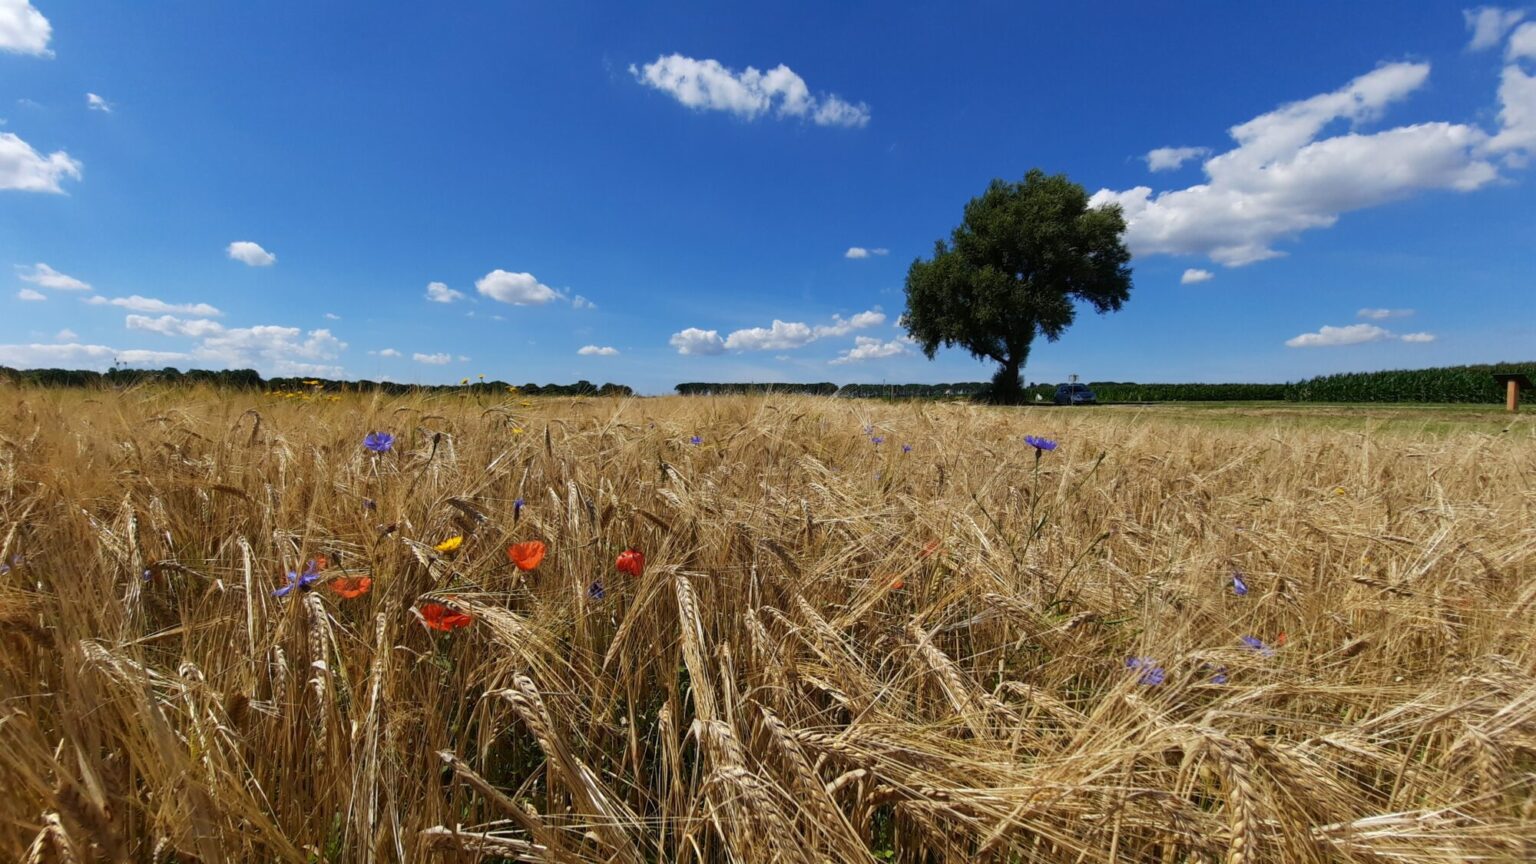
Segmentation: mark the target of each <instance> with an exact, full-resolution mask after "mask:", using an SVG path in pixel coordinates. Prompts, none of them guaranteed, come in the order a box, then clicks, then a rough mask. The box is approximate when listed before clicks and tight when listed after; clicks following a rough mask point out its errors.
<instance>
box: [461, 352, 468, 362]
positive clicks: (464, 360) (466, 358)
mask: <svg viewBox="0 0 1536 864" xmlns="http://www.w3.org/2000/svg"><path fill="white" fill-rule="evenodd" d="M459 362H460V363H468V362H469V358H468V357H466V356H465V355H463V354H460V355H459Z"/></svg>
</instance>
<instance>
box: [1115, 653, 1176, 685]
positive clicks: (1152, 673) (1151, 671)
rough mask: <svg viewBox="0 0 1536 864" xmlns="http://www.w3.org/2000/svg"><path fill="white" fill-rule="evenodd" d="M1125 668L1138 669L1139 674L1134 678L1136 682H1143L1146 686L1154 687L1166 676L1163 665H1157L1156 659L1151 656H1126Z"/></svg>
mask: <svg viewBox="0 0 1536 864" xmlns="http://www.w3.org/2000/svg"><path fill="white" fill-rule="evenodd" d="M1125 668H1127V669H1140V670H1141V675H1140V676H1139V677H1138V678H1137V679H1136V683H1138V684H1145V685H1147V686H1148V687H1156V686H1157V685H1159V684H1161V683H1163V681H1164V679H1166V678H1167V677H1168V673H1167V672H1165V671H1163V667H1161V666H1158V665H1157V661H1156V660H1153V659H1152V658H1151V657H1127V658H1125Z"/></svg>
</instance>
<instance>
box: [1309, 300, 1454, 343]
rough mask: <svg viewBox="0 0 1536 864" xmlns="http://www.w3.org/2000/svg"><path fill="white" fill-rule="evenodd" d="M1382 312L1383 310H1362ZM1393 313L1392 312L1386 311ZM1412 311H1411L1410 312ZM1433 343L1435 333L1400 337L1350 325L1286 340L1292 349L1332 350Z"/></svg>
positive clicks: (1381, 329) (1375, 327)
mask: <svg viewBox="0 0 1536 864" xmlns="http://www.w3.org/2000/svg"><path fill="white" fill-rule="evenodd" d="M1360 311H1362V312H1366V311H1381V310H1365V309H1362V310H1360ZM1386 311H1391V310H1386ZM1409 311H1411V310H1409ZM1392 340H1396V341H1400V342H1418V343H1423V342H1433V341H1435V334H1433V333H1404V334H1402V335H1401V336H1399V335H1398V334H1396V333H1393V332H1392V331H1390V330H1387V329H1386V328H1383V327H1378V326H1376V325H1375V324H1350V325H1349V326H1347V327H1326V326H1325V327H1322V328H1321V329H1319V330H1318V331H1317V332H1316V333H1303V334H1301V335H1300V336H1293V337H1291V338H1290V339H1287V340H1285V344H1286V345H1287V346H1289V347H1291V348H1332V347H1335V346H1339V345H1359V344H1361V343H1364V342H1387V341H1392Z"/></svg>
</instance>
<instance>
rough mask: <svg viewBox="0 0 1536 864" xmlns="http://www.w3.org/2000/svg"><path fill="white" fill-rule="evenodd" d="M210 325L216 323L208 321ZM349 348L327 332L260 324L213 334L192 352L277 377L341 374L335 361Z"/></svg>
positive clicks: (209, 361) (233, 366)
mask: <svg viewBox="0 0 1536 864" xmlns="http://www.w3.org/2000/svg"><path fill="white" fill-rule="evenodd" d="M207 323H209V324H211V323H213V322H207ZM346 348H347V343H345V342H343V341H341V340H340V339H337V338H336V337H335V336H334V335H332V333H331V331H329V330H326V329H323V328H322V329H319V330H310V331H309V332H308V333H305V332H304V331H302V330H300V329H299V328H298V327H282V326H279V325H276V324H261V325H257V326H255V327H235V328H230V329H225V330H221V331H219V332H216V333H213V334H211V335H209V336H207V337H206V338H204V339H203V341H202V343H201V344H199V345H198V346H197V347H196V348H195V349H193V355H194V356H195V357H197V358H198V359H199V360H201V361H203V362H208V363H217V364H221V365H223V366H225V367H227V368H247V367H249V368H254V369H258V370H264V371H268V372H270V373H273V374H278V375H328V376H339V375H341V374H342V369H341V367H340V366H338V365H335V364H333V363H329V362H324V361H332V360H335V359H336V358H337V357H338V356H339V355H340V354H341V352H342V351H345V350H346Z"/></svg>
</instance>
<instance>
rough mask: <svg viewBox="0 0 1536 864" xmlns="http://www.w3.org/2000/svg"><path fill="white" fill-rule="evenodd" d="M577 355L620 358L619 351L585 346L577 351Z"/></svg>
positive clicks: (606, 347)
mask: <svg viewBox="0 0 1536 864" xmlns="http://www.w3.org/2000/svg"><path fill="white" fill-rule="evenodd" d="M576 353H577V354H580V355H581V356H583V357H617V356H619V349H617V348H612V347H608V346H603V347H601V348H599V347H598V346H596V345H583V346H582V347H580V348H578V349H577V350H576Z"/></svg>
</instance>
